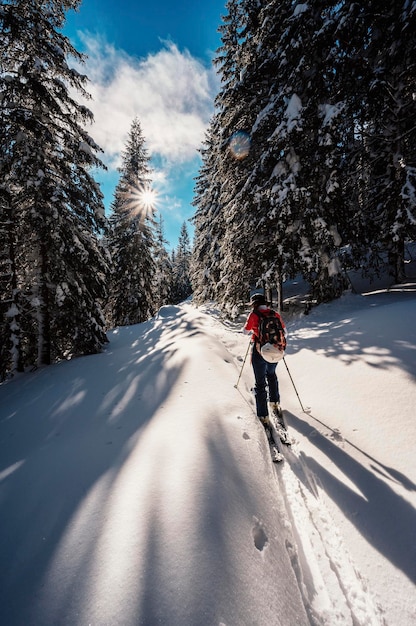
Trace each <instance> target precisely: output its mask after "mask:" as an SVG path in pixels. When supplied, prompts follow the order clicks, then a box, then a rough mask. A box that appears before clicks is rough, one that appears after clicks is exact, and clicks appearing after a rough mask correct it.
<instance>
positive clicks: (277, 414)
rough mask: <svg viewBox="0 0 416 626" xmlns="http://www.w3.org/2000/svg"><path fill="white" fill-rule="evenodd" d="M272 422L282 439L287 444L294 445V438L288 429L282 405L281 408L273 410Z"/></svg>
mask: <svg viewBox="0 0 416 626" xmlns="http://www.w3.org/2000/svg"><path fill="white" fill-rule="evenodd" d="M272 424H273V427H274V430H275V431H276V434H277V436H278V437H279V439H280V441H281V442H282V443H283V444H284V445H285V446H290V445H292V440H291V438H290V436H289V433H288V431H287V426H286V422H285V418H284V415H283V411H282V409H281V408H280V407H279V409H275V410H273V411H272Z"/></svg>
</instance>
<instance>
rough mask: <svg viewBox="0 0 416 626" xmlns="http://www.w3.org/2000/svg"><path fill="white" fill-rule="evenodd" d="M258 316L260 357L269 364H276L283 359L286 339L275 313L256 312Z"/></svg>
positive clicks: (271, 311)
mask: <svg viewBox="0 0 416 626" xmlns="http://www.w3.org/2000/svg"><path fill="white" fill-rule="evenodd" d="M256 313H257V315H258V316H259V348H260V354H261V356H262V357H263V358H264V359H265V360H266V361H268V362H269V363H277V362H278V361H280V359H282V358H283V357H284V351H285V349H286V337H285V332H284V330H283V326H282V323H281V321H280V318H279V317H277V316H276V313H275V311H273V310H270V311H269V312H268V313H261V312H260V311H256Z"/></svg>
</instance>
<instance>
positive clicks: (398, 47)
mask: <svg viewBox="0 0 416 626" xmlns="http://www.w3.org/2000/svg"><path fill="white" fill-rule="evenodd" d="M226 10H227V13H226V15H225V17H224V18H223V23H222V25H221V27H220V32H221V38H222V46H221V47H220V48H219V50H218V51H217V56H216V58H215V64H216V66H217V68H218V71H219V74H220V78H221V87H220V91H219V93H218V96H217V99H216V111H215V114H214V116H213V118H212V120H211V124H210V127H209V130H208V133H207V135H206V140H205V143H204V146H203V149H202V166H201V169H200V172H199V176H198V179H197V185H196V195H195V201H194V204H195V207H196V213H195V219H194V222H195V239H194V246H195V250H194V268H195V269H194V271H193V286H194V299H195V300H196V301H197V302H202V301H204V300H215V301H217V302H218V303H219V304H220V305H221V307H222V308H223V309H224V310H225V311H228V313H230V314H234V313H236V312H238V307H239V304H240V303H241V302H244V301H245V300H246V299H247V293H248V290H249V286H250V285H254V284H261V285H262V286H264V287H265V288H266V289H277V290H278V292H279V293H280V294H281V289H280V287H281V284H282V281H284V280H285V279H287V278H290V277H294V276H296V275H299V274H301V275H303V277H304V278H305V279H306V280H307V281H308V282H309V284H310V285H311V290H312V297H313V299H314V300H315V301H316V302H322V301H326V300H330V299H332V298H334V297H337V296H338V295H340V294H341V293H342V291H343V290H344V289H345V287H346V275H345V270H346V268H362V269H363V271H365V272H368V273H370V274H371V273H375V272H380V271H385V270H386V268H387V269H388V271H390V272H391V274H392V279H393V280H396V281H401V280H403V278H404V275H405V266H404V249H405V244H406V242H407V241H414V240H415V237H416V211H415V207H416V193H415V187H416V122H415V120H416V96H415V94H416V81H415V77H416V71H415V70H416V66H415V64H416V54H415V53H416V50H415V41H416V24H415V19H416V5H415V2H411V1H409V0H398V1H397V2H387V1H383V0H377V1H375V0H367V1H366V2H352V1H346V0H342V1H339V0H336V1H324V0H314V1H313V2H307V3H306V2H296V1H293V0H284V1H281V0H279V1H277V0H268V1H267V2H262V1H258V0H229V1H228V2H227V4H226Z"/></svg>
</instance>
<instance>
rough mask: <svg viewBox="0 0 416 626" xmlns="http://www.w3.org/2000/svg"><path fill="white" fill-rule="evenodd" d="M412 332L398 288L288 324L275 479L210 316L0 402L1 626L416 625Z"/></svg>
mask: <svg viewBox="0 0 416 626" xmlns="http://www.w3.org/2000/svg"><path fill="white" fill-rule="evenodd" d="M415 319H416V291H415V287H414V286H413V285H409V287H408V288H407V289H406V288H401V289H397V290H391V291H389V292H387V291H380V293H373V294H368V295H365V296H362V295H356V296H354V295H347V296H345V297H343V298H341V299H340V300H339V301H338V302H334V303H331V304H328V305H323V306H320V307H318V308H316V309H314V310H313V311H312V313H311V314H310V315H309V316H307V317H305V316H300V317H298V318H295V319H289V320H287V321H288V327H289V343H288V350H287V356H286V364H287V366H288V368H289V371H290V374H291V376H292V379H293V382H294V384H295V386H296V390H297V393H296V392H295V389H294V386H293V384H292V381H291V378H290V376H289V373H288V370H287V369H286V367H285V364H284V363H280V364H279V366H278V372H279V380H280V387H281V395H282V404H283V406H284V408H285V413H286V418H287V422H288V425H289V429H290V432H291V434H292V436H293V438H294V440H295V443H294V444H293V446H292V449H287V451H286V453H285V461H284V462H283V463H281V464H279V465H276V464H273V463H272V462H271V459H270V455H269V450H268V446H267V443H266V438H265V435H264V431H263V428H262V426H261V425H260V424H259V423H258V421H257V419H256V418H255V415H254V412H253V407H254V403H253V398H252V394H251V391H250V388H251V386H252V378H253V377H252V372H251V367H250V363H249V359H247V361H246V363H245V366H244V369H243V372H242V376H241V380H240V382H239V385H238V388H236V387H235V385H236V382H237V379H238V375H239V372H240V370H241V367H242V364H243V359H244V356H245V354H246V349H247V337H246V336H245V335H243V334H242V333H241V332H238V331H239V327H240V326H241V323H239V324H231V323H229V322H228V323H227V322H223V321H221V319H220V318H219V316H218V314H217V312H216V311H215V309H214V308H212V309H211V308H210V307H209V306H205V307H201V308H199V309H197V308H195V307H193V305H192V304H190V303H185V304H183V305H181V306H177V307H173V306H172V307H164V308H163V309H161V311H160V312H159V314H158V316H157V317H156V318H155V319H154V320H150V321H149V322H146V323H145V324H140V325H137V326H131V327H126V328H120V329H116V330H114V331H113V332H111V333H110V340H111V341H110V344H109V345H108V347H107V349H106V351H105V352H104V353H103V354H100V355H95V356H89V357H83V358H79V359H74V360H73V361H69V362H62V363H59V364H57V365H54V366H51V367H48V368H45V369H43V370H40V371H37V372H34V373H31V374H27V375H24V376H21V377H18V378H16V379H15V380H12V381H11V382H8V383H7V384H3V385H1V386H0V527H1V529H0V623H1V624H4V625H5V626H6V625H7V626H23V625H24V626H61V625H71V626H88V625H89V624H91V625H93V626H116V625H119V626H137V625H144V626H154V625H156V624H158V625H159V624H162V625H166V626H202V625H204V626H270V625H271V624H273V625H276V626H278V625H281V626H294V625H296V624H298V625H301V626H310V625H314V626H316V625H327V626H337V625H342V626H344V625H345V626H347V625H348V626H349V625H351V626H364V625H365V626H380V625H382V624H388V625H389V626H399V625H400V626H410V625H412V624H416V585H415V583H416V510H415V509H416V455H415V449H416V420H415V415H416V411H415V407H416V385H415V377H416V325H415ZM240 322H241V320H240ZM297 394H298V395H297ZM303 409H304V410H303Z"/></svg>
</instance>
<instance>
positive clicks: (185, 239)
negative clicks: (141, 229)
mask: <svg viewBox="0 0 416 626" xmlns="http://www.w3.org/2000/svg"><path fill="white" fill-rule="evenodd" d="M191 254H192V252H191V243H190V240H189V234H188V228H187V226H186V222H184V223H183V224H182V227H181V232H180V235H179V240H178V245H177V247H176V252H175V254H173V256H172V265H173V285H172V296H171V297H172V302H173V303H175V304H176V303H178V302H182V301H183V300H186V298H189V296H190V295H191V294H192V286H191Z"/></svg>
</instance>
